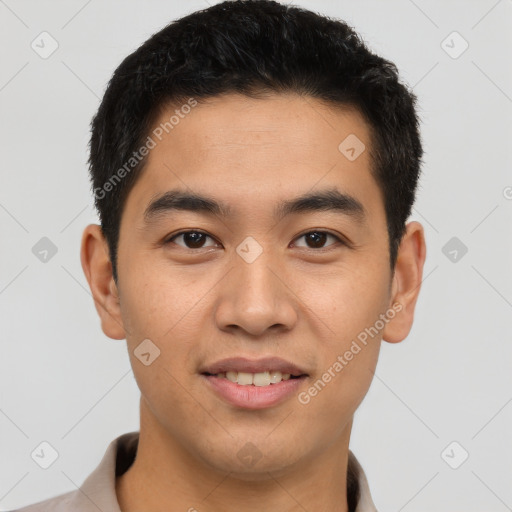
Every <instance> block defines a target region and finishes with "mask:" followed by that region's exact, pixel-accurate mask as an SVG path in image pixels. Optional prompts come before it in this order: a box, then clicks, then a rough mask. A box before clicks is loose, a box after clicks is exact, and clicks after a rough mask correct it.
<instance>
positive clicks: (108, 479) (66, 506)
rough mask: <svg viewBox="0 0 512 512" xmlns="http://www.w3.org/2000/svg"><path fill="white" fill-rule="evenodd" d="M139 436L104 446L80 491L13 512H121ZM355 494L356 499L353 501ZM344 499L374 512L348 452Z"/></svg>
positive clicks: (362, 476)
mask: <svg viewBox="0 0 512 512" xmlns="http://www.w3.org/2000/svg"><path fill="white" fill-rule="evenodd" d="M138 442H139V432H128V433H126V434H123V435H121V436H119V437H117V438H116V439H114V440H113V441H112V442H111V443H110V444H109V446H108V448H107V451H106V452H105V455H104V456H103V459H102V460H101V462H100V464H99V465H98V467H97V468H96V469H95V470H94V471H93V472H92V473H91V474H90V475H89V476H88V477H87V478H86V480H85V482H84V483H83V485H82V486H81V487H80V489H77V490H76V491H71V492H68V493H66V494H61V495H60V496H56V497H55V498H50V499H47V500H45V501H40V502H38V503H35V504H33V505H29V506H27V507H24V508H21V509H18V510H17V511H13V512H98V511H99V510H100V511H101V512H121V509H120V508H119V503H118V502H117V496H116V477H117V476H120V475H122V474H123V473H124V472H125V471H126V470H127V469H128V468H129V467H130V465H131V464H132V462H133V461H134V460H135V455H136V453H137V445H138ZM358 494H359V498H357V496H358ZM347 496H348V497H349V503H350V502H351V501H352V502H353V503H355V504H356V507H355V509H354V510H353V511H352V510H351V511H349V512H377V509H376V508H375V505H374V504H373V501H372V497H371V495H370V489H369V488H368V481H367V480H366V476H365V474H364V471H363V468H362V467H361V465H360V464H359V462H358V461H357V459H356V458H355V456H354V454H353V453H352V452H351V451H350V450H349V460H348V471H347Z"/></svg>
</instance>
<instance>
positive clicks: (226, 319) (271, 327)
mask: <svg viewBox="0 0 512 512" xmlns="http://www.w3.org/2000/svg"><path fill="white" fill-rule="evenodd" d="M234 266H235V267H234V268H233V269H232V270H231V272H229V273H228V274H227V276H226V278H225V279H224V280H223V281H221V283H220V286H221V288H220V293H219V299H218V303H217V307H216V310H215V319H216V323H217V326H218V327H219V329H221V330H224V331H237V330H243V331H245V332H246V333H248V334H250V335H252V336H255V337H257V336H262V335H264V334H265V333H266V332H267V331H268V332H271V333H273V334H276V333H278V332H280V331H283V332H284V331H287V330H290V329H292V328H293V326H294V325H295V324H296V322H297V318H298V314H297V311H298V308H297V303H296V302H295V300H294V299H295V297H294V294H293V292H292V291H291V289H290V287H289V285H287V283H286V277H285V275H284V272H283V271H282V270H280V267H279V265H277V264H276V263H275V261H274V262H272V261H270V258H269V257H267V255H266V254H265V251H264V252H263V253H262V254H261V255H260V256H259V257H258V258H257V259H256V260H255V261H253V262H252V263H248V262H247V261H244V260H243V259H242V258H240V257H239V256H238V255H235V256H234Z"/></svg>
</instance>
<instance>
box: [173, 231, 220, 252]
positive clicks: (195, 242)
mask: <svg viewBox="0 0 512 512" xmlns="http://www.w3.org/2000/svg"><path fill="white" fill-rule="evenodd" d="M208 238H209V239H210V240H212V241H213V239H212V237H211V236H209V235H207V234H206V233H203V232H202V231H182V232H181V233H178V234H176V235H174V236H173V237H171V238H169V239H168V240H167V241H166V244H167V243H170V242H175V241H176V240H179V239H181V241H182V243H177V242H176V244H177V245H180V246H181V247H185V248H186V249H201V248H202V247H212V245H210V246H207V245H205V242H206V240H207V239H208ZM214 245H215V243H214V244H213V246H214Z"/></svg>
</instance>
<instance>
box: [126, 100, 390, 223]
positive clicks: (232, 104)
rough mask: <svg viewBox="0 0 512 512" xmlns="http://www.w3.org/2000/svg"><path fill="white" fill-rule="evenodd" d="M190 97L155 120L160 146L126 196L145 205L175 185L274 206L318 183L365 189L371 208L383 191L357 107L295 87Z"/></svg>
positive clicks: (237, 208)
mask: <svg viewBox="0 0 512 512" xmlns="http://www.w3.org/2000/svg"><path fill="white" fill-rule="evenodd" d="M190 104H193V103H191V102H188V103H183V104H173V105H168V106H167V107H165V108H163V109H162V110H161V111H160V115H159V117H158V118H157V119H156V120H155V122H154V125H153V128H152V129H151V132H150V133H149V136H150V137H151V139H152V141H153V145H154V147H153V148H152V149H151V150H150V152H149V155H148V159H147V162H146V165H145V167H144V170H143V172H142V174H141V176H140V178H139V179H138V180H137V182H136V184H135V186H134V189H133V190H132V192H131V193H130V194H129V196H128V202H131V203H132V205H135V206H137V205H140V209H141V211H143V209H144V208H143V207H144V205H146V204H147V203H148V201H149V200H150V199H151V198H154V197H155V196H156V195H158V194H161V193H162V192H165V191H166V190H169V189H175V188H176V187H180V188H182V189H183V190H184V191H186V190H187V189H188V191H189V192H190V191H192V192H194V193H198V194H201V195H208V196H210V197H211V196H213V197H218V198H222V199H223V201H224V202H226V203H229V204H233V205H234V210H233V211H234V212H235V213H237V212H238V213H240V214H243V213H247V212H244V208H246V207H247V208H248V207H249V206H250V203H251V200H254V201H258V202H259V206H260V207H264V206H265V205H266V203H267V202H268V205H269V206H270V203H271V202H274V203H275V202H276V201H278V200H279V199H281V200H282V199H286V198H287V197H289V196H296V195H301V194H304V193H305V192H307V191H310V190H312V189H314V188H315V187H322V188H332V187H337V188H338V189H339V190H340V191H341V192H343V193H348V194H351V195H354V196H362V195H365V196H366V201H367V202H369V203H370V204H369V205H368V206H369V207H370V209H371V208H373V207H375V204H373V203H375V201H377V202H379V200H380V199H381V198H380V190H379V189H378V187H377V184H376V182H375V181H374V178H373V176H372V175H371V172H370V165H371V159H370V147H371V140H370V131H369V128H368V126H367V124H366V122H365V121H364V119H363V118H362V116H361V115H360V114H359V113H358V112H357V111H356V110H354V109H351V108H333V107H331V106H327V105H325V104H323V103H322V102H320V101H318V100H316V99H313V98H311V97H307V98H306V97H301V96H299V95H297V94H292V93H291V94H273V95H269V96H268V97H267V98H264V99H261V98H258V99H253V98H249V97H246V96H244V95H240V94H227V95H223V96H217V97H214V98H211V99H208V100H201V101H200V102H198V103H197V104H196V106H193V107H190V108H189V107H187V108H185V107H184V106H185V105H190ZM381 206H382V205H381Z"/></svg>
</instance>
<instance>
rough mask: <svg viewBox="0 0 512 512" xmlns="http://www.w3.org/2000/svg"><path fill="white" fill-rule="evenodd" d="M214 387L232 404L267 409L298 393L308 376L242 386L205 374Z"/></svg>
mask: <svg viewBox="0 0 512 512" xmlns="http://www.w3.org/2000/svg"><path fill="white" fill-rule="evenodd" d="M201 377H203V378H204V379H206V380H207V381H208V382H209V384H210V386H211V387H212V389H213V390H214V391H215V392H216V393H217V394H218V395H220V396H221V397H222V398H223V399H224V400H226V401H227V402H228V403H230V404H231V405H234V406H236V407H242V408H244V409H265V408H266V407H272V406H273V405H277V404H279V403H281V402H282V401H284V400H286V399H287V398H289V397H290V396H291V395H293V394H295V393H297V390H298V388H299V387H300V386H302V384H303V382H304V380H305V379H306V376H302V377H299V378H297V379H288V380H282V381H281V382H278V383H277V384H270V385H268V386H254V385H247V386H242V385H240V384H237V383H236V382H231V381H230V380H228V379H224V378H219V377H214V376H213V375H204V374H202V375H201Z"/></svg>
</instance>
